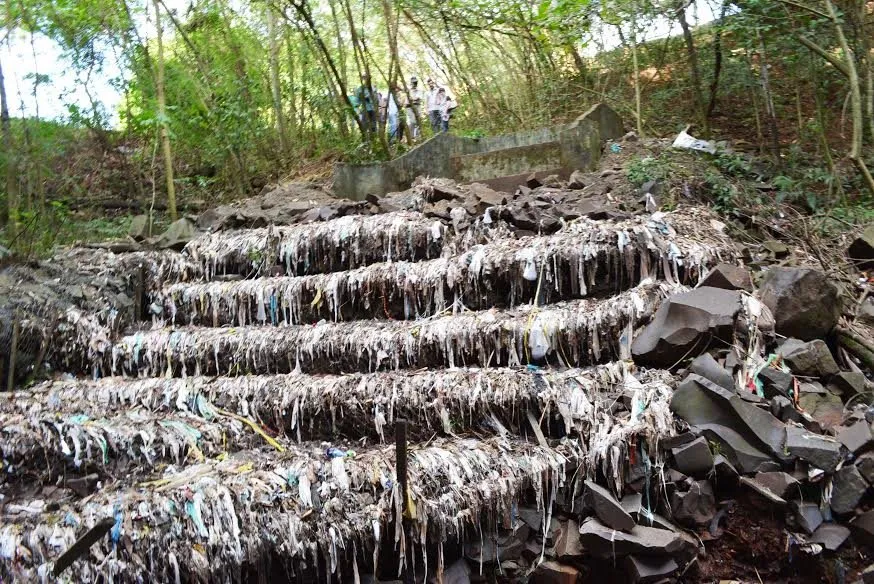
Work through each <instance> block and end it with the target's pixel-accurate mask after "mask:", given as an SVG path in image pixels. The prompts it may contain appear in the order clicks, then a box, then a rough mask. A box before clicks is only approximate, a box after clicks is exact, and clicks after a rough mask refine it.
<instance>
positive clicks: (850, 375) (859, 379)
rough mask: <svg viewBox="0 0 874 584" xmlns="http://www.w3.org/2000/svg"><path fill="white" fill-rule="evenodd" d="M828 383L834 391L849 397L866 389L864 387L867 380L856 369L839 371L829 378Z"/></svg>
mask: <svg viewBox="0 0 874 584" xmlns="http://www.w3.org/2000/svg"><path fill="white" fill-rule="evenodd" d="M828 385H829V388H830V389H834V390H835V393H837V394H839V395H842V396H843V397H844V399H849V398H851V397H853V396H854V395H857V394H860V393H865V392H866V391H868V388H867V387H866V386H867V385H868V380H867V379H866V378H865V375H864V374H863V373H860V372H858V371H841V372H840V373H838V374H837V375H835V376H833V377H832V378H831V379H829V382H828Z"/></svg>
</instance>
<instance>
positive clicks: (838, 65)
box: [781, 0, 850, 77]
mask: <svg viewBox="0 0 874 584" xmlns="http://www.w3.org/2000/svg"><path fill="white" fill-rule="evenodd" d="M781 1H783V0H781ZM795 38H796V39H798V42H799V43H801V44H802V45H804V46H805V47H807V48H808V49H810V50H811V51H813V52H814V53H816V54H817V55H819V56H820V57H822V58H823V59H825V60H826V61H828V62H829V63H831V64H832V66H833V67H834V68H835V69H837V70H838V71H840V72H841V74H842V75H843V76H844V77H849V76H850V72H849V71H848V70H847V65H846V64H845V63H844V62H842V61H841V60H840V59H838V58H837V57H835V56H834V55H832V54H831V53H829V52H828V51H826V50H825V49H824V48H822V47H821V46H819V45H818V44H816V43H815V42H813V41H812V40H810V39H808V38H807V37H804V36H802V35H800V34H799V35H796V36H795Z"/></svg>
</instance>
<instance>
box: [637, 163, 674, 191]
mask: <svg viewBox="0 0 874 584" xmlns="http://www.w3.org/2000/svg"><path fill="white" fill-rule="evenodd" d="M670 172H671V165H670V163H669V162H668V160H667V159H666V158H664V157H659V158H653V157H652V156H645V157H642V158H636V159H635V160H632V161H631V163H630V164H629V165H628V169H627V170H626V174H627V176H628V180H629V181H631V183H632V184H633V185H634V186H636V187H639V186H641V185H643V184H644V183H646V182H649V181H652V180H664V179H665V178H667V177H668V175H669V174H670Z"/></svg>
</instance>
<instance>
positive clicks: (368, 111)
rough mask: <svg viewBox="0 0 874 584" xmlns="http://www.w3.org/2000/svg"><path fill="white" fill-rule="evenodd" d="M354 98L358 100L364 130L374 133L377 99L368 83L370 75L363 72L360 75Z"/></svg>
mask: <svg viewBox="0 0 874 584" xmlns="http://www.w3.org/2000/svg"><path fill="white" fill-rule="evenodd" d="M355 99H356V100H358V110H359V111H358V115H359V117H360V119H361V125H362V126H363V127H364V131H365V132H369V133H371V134H374V133H376V107H377V100H376V96H375V95H373V87H371V85H370V75H368V74H366V73H365V74H364V75H362V76H361V86H360V87H359V88H358V89H357V90H356V91H355Z"/></svg>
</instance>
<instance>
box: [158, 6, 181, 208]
mask: <svg viewBox="0 0 874 584" xmlns="http://www.w3.org/2000/svg"><path fill="white" fill-rule="evenodd" d="M153 4H154V6H155V36H156V37H157V39H156V41H157V45H158V66H157V79H156V80H155V91H156V93H157V94H158V117H159V118H160V123H161V150H162V151H163V153H164V174H165V176H166V178H167V211H168V212H169V213H170V219H171V220H172V221H176V220H177V219H178V218H179V215H178V214H177V212H176V185H175V183H174V182H173V150H172V149H171V147H170V132H168V131H167V104H166V97H165V95H164V41H163V39H162V38H161V35H162V31H161V8H160V0H153Z"/></svg>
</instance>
